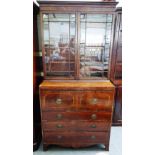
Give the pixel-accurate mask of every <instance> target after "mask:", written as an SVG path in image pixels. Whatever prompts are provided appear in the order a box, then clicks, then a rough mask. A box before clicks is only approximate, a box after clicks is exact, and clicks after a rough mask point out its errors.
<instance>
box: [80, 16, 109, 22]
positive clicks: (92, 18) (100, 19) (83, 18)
mask: <svg viewBox="0 0 155 155" xmlns="http://www.w3.org/2000/svg"><path fill="white" fill-rule="evenodd" d="M81 21H87V22H100V23H101V22H106V14H81Z"/></svg>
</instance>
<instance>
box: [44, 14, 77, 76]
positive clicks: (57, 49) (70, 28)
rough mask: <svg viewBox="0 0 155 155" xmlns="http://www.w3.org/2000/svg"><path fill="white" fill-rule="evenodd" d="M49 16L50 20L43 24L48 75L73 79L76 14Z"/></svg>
mask: <svg viewBox="0 0 155 155" xmlns="http://www.w3.org/2000/svg"><path fill="white" fill-rule="evenodd" d="M48 16H49V20H48V21H44V22H43V25H44V47H45V51H44V52H45V63H46V66H45V69H46V75H47V76H52V77H66V76H69V77H73V76H74V72H75V49H74V48H75V26H76V25H75V14H74V15H73V14H48ZM43 17H44V15H43Z"/></svg>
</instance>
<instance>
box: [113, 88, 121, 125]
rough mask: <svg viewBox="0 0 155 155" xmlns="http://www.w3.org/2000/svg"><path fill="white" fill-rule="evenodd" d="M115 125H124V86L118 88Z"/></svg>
mask: <svg viewBox="0 0 155 155" xmlns="http://www.w3.org/2000/svg"><path fill="white" fill-rule="evenodd" d="M113 125H119V126H120V125H122V86H119V87H117V88H116V96H115V108H114V113H113Z"/></svg>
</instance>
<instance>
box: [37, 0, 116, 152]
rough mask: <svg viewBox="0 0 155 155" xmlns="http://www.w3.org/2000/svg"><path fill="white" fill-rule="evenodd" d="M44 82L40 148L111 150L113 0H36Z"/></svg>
mask: <svg viewBox="0 0 155 155" xmlns="http://www.w3.org/2000/svg"><path fill="white" fill-rule="evenodd" d="M38 3H39V5H40V17H41V34H42V55H43V68H44V81H43V82H42V83H41V84H40V87H39V91H40V107H41V120H42V136H43V149H44V150H46V149H47V147H48V146H49V145H50V144H56V145H61V146H65V147H74V148H78V147H85V146H90V145H94V144H104V146H105V149H106V150H109V139H110V128H111V123H112V113H113V103H114V93H115V87H114V85H113V84H112V83H111V82H110V80H109V79H110V64H111V63H110V62H111V52H112V40H113V28H114V16H115V7H116V4H117V2H115V0H102V1H101V0H96V1H90V0H89V1H88V0H87V1H70V0H68V1H60V0H59V1H58V0H57V1H51V0H40V1H38Z"/></svg>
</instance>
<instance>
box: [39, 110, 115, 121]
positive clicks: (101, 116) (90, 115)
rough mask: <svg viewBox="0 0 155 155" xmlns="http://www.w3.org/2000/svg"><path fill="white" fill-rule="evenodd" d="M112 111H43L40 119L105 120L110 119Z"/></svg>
mask: <svg viewBox="0 0 155 155" xmlns="http://www.w3.org/2000/svg"><path fill="white" fill-rule="evenodd" d="M111 116H112V113H110V112H96V113H95V112H51V111H47V112H43V113H42V120H47V121H58V120H59V121H60V120H63V121H66V120H88V121H96V120H106V121H111Z"/></svg>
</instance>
